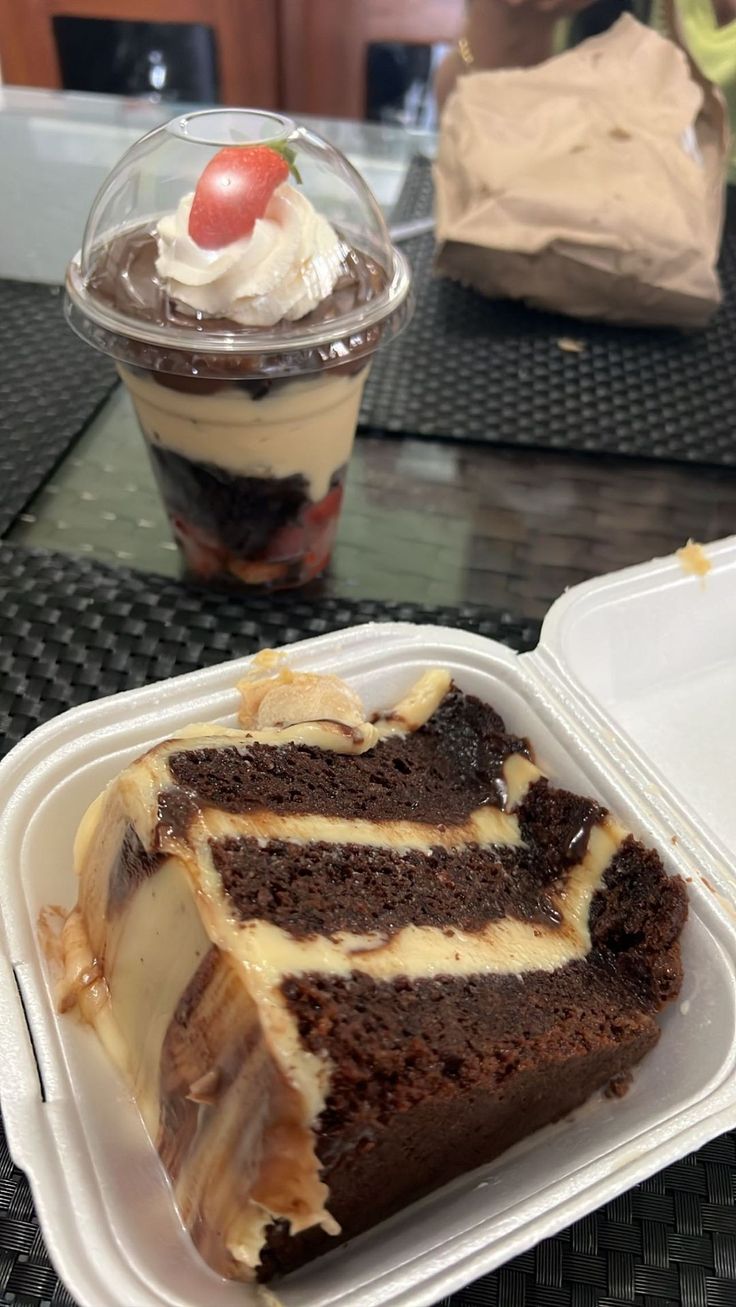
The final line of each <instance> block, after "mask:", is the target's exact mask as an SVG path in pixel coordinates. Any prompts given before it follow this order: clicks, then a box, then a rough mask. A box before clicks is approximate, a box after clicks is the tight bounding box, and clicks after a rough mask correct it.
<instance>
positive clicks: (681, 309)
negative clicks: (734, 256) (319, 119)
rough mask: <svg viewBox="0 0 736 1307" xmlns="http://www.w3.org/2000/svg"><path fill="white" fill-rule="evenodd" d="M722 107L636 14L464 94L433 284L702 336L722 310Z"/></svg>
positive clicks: (446, 129)
mask: <svg viewBox="0 0 736 1307" xmlns="http://www.w3.org/2000/svg"><path fill="white" fill-rule="evenodd" d="M727 143H728V142H727V127H726V115H725V110H724V106H723V102H722V100H721V97H720V95H719V93H718V92H717V91H715V90H714V88H713V87H712V86H710V84H709V83H707V82H705V80H704V79H703V78H702V77H701V76H700V75H699V74H698V73H697V70H695V69H694V68H693V66H692V64H691V63H690V61H689V59H688V57H687V55H686V54H685V52H684V51H683V50H682V49H679V48H678V47H677V46H676V45H674V44H673V43H672V42H671V41H667V40H665V39H664V38H663V37H661V36H660V35H658V33H656V32H654V31H652V30H650V29H649V28H646V27H644V26H642V24H641V23H638V22H637V21H636V20H635V19H634V18H631V17H629V16H628V15H626V16H624V17H623V18H621V19H620V20H619V21H618V22H617V23H616V24H615V26H614V27H612V28H611V29H610V31H608V32H606V33H605V34H604V35H603V36H600V37H595V38H593V39H591V40H588V41H586V42H585V43H584V44H583V45H581V46H579V47H578V48H577V49H575V50H571V51H569V52H568V53H566V54H562V55H559V56H557V57H556V58H554V59H550V60H548V61H547V62H546V63H544V64H541V65H539V67H537V68H533V69H525V70H516V69H514V70H509V71H502V72H489V73H472V74H470V75H468V76H465V77H462V78H460V79H459V81H458V83H457V86H456V88H455V90H454V91H453V93H452V95H451V97H450V99H449V101H448V103H447V105H446V108H445V112H444V115H443V118H442V126H441V131H440V141H439V151H438V158H437V163H436V167H435V189H436V197H437V199H436V227H437V241H438V249H437V260H436V266H437V270H438V271H439V272H441V273H444V274H446V275H447V276H449V277H453V278H455V279H456V280H459V281H462V282H465V283H467V284H468V285H471V286H475V287H476V288H477V289H478V290H480V291H482V292H483V293H484V294H486V295H490V296H501V297H507V298H512V299H523V300H526V301H527V302H528V303H530V304H534V305H536V306H539V307H541V308H545V309H552V310H561V311H562V312H564V313H569V314H572V315H573V316H576V317H581V318H599V319H604V320H608V321H612V322H622V323H647V324H651V325H662V324H666V325H674V326H688V327H692V326H702V325H703V324H704V323H706V322H707V321H708V319H709V318H710V317H711V316H712V314H713V312H714V311H715V309H716V307H717V306H718V304H719V303H720V299H721V290H720V284H719V280H718V274H717V272H716V261H717V258H718V252H719V248H720V240H721V230H722V223H723V211H724V199H725V161H726V157H727Z"/></svg>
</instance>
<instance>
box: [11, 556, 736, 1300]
mask: <svg viewBox="0 0 736 1307" xmlns="http://www.w3.org/2000/svg"><path fill="white" fill-rule="evenodd" d="M708 553H709V557H710V558H711V561H712V563H713V570H712V572H711V573H710V575H709V576H708V577H707V579H706V581H705V583H704V584H701V583H700V582H699V581H698V580H697V579H695V578H693V577H688V576H686V575H685V574H684V573H683V571H682V568H681V567H680V566H679V564H678V563H677V562H676V560H664V561H660V562H655V563H652V564H646V565H644V566H642V567H638V568H632V569H630V570H628V571H627V572H623V573H619V574H617V575H614V576H612V577H608V578H603V579H602V580H600V581H594V582H590V583H588V584H586V585H583V586H580V587H578V588H577V589H575V590H573V591H570V592H569V593H568V594H567V595H565V596H563V598H562V599H561V600H559V601H558V602H557V604H555V605H554V607H553V608H552V610H551V611H550V614H549V616H548V618H547V621H546V623H545V626H544V630H543V635H542V641H541V643H540V646H539V648H538V649H537V650H535V651H534V653H532V654H525V655H522V656H518V655H516V654H513V653H511V652H510V651H509V650H508V649H506V648H505V647H503V646H502V645H499V644H497V643H495V642H494V641H490V640H485V639H483V638H481V637H479V636H473V635H468V634H466V633H462V632H457V631H449V630H445V629H441V628H437V627H429V626H427V627H416V626H411V625H408V624H402V623H397V624H395V625H380V626H376V625H371V626H364V627H360V628H357V629H354V630H352V631H349V632H345V633H339V634H336V635H330V636H324V637H321V638H319V639H315V640H308V641H304V642H302V643H300V644H298V645H294V646H292V649H291V651H290V660H291V662H292V664H293V665H294V666H295V667H299V668H308V669H313V670H319V671H327V670H329V671H336V672H339V673H340V674H341V675H343V676H345V677H346V678H347V679H348V680H349V681H350V682H351V683H352V684H353V685H355V687H356V688H357V689H358V690H359V692H360V693H361V695H362V696H363V698H364V700H365V701H366V703H367V705H368V706H369V707H377V706H379V705H385V704H390V703H391V702H393V701H394V700H395V699H396V698H397V697H398V696H399V695H400V694H401V693H402V692H403V691H404V690H405V689H406V688H407V687H408V685H409V684H410V683H411V682H412V681H413V680H414V679H415V677H416V676H417V674H418V673H419V672H420V671H421V670H422V669H424V668H426V667H428V666H433V665H434V666H436V665H443V666H447V667H449V668H450V669H451V670H452V673H453V675H454V677H455V679H456V681H457V682H458V684H459V685H460V686H461V688H462V689H464V690H466V691H469V692H472V693H474V694H477V695H480V696H481V697H482V698H484V699H486V700H488V701H489V702H490V703H492V704H493V705H494V706H495V707H496V708H498V710H499V711H500V712H501V713H502V715H503V717H504V718H505V720H506V723H507V726H508V727H509V729H510V730H512V731H515V732H518V733H520V734H525V735H528V736H530V738H531V740H532V742H533V744H534V747H535V750H536V753H537V756H538V759H539V761H540V763H541V765H542V766H543V768H544V769H545V770H546V771H548V772H549V773H550V774H551V775H552V777H553V778H554V779H555V780H556V781H557V782H558V783H560V784H562V785H566V786H570V787H572V788H574V789H578V790H581V791H583V792H588V793H592V794H595V795H597V796H598V797H599V798H601V799H602V800H603V801H604V802H605V803H606V804H607V805H608V806H609V807H611V808H612V809H613V811H614V812H615V813H616V814H617V816H619V817H620V818H621V820H623V821H624V822H626V823H627V824H628V825H629V826H630V827H631V829H632V830H634V831H635V832H636V833H637V834H638V835H640V836H641V837H642V838H643V839H645V840H647V841H649V842H651V843H653V844H655V845H657V846H658V847H659V849H660V851H661V852H662V855H663V857H664V858H665V860H666V862H667V865H668V867H669V868H670V869H671V871H673V872H680V873H681V874H682V875H684V876H685V877H687V878H688V880H689V881H690V885H689V889H690V904H691V911H690V918H689V921H688V924H687V927H686V930H685V935H684V963H685V983H684V988H683V992H682V995H681V998H680V1001H679V1002H678V1003H677V1004H674V1005H672V1006H671V1007H670V1008H669V1009H668V1010H667V1012H666V1013H665V1014H664V1016H663V1018H662V1026H663V1034H662V1039H661V1041H660V1043H659V1045H658V1047H657V1048H656V1049H655V1050H654V1051H653V1052H652V1053H651V1054H650V1055H649V1056H648V1057H647V1058H646V1059H645V1061H644V1062H643V1064H642V1066H641V1067H640V1068H639V1069H638V1071H637V1074H636V1077H635V1080H634V1084H633V1087H632V1088H631V1090H630V1092H629V1093H628V1094H627V1096H626V1097H625V1098H624V1099H622V1100H608V1099H605V1098H604V1097H600V1098H598V1099H596V1100H595V1101H592V1102H590V1103H589V1104H587V1105H586V1106H585V1107H584V1108H582V1109H581V1110H580V1111H578V1112H577V1113H575V1114H574V1116H573V1117H572V1118H570V1119H567V1120H565V1121H562V1122H559V1123H558V1124H556V1125H554V1126H550V1127H548V1128H547V1129H545V1130H543V1131H541V1132H539V1133H537V1134H535V1135H533V1136H532V1137H531V1138H529V1139H527V1140H525V1141H523V1142H522V1143H521V1144H519V1145H517V1146H516V1147H515V1148H513V1149H511V1150H510V1151H509V1152H507V1153H506V1154H504V1155H503V1156H502V1157H500V1158H499V1159H497V1160H496V1161H495V1162H493V1163H492V1164H490V1165H488V1166H485V1167H483V1168H481V1169H480V1170H478V1171H475V1172H473V1173H472V1174H470V1175H466V1176H464V1177H462V1178H460V1179H459V1180H457V1181H455V1182H454V1183H453V1184H451V1185H449V1186H447V1187H446V1188H445V1189H443V1190H441V1191H439V1192H437V1193H435V1194H433V1195H431V1196H430V1197H428V1198H426V1199H424V1200H423V1201H422V1202H421V1203H418V1204H416V1205H414V1206H413V1207H411V1208H408V1209H407V1210H406V1211H404V1212H402V1213H400V1214H399V1215H398V1216H396V1217H394V1218H393V1219H392V1220H391V1221H388V1222H385V1223H384V1224H383V1225H381V1226H379V1227H377V1228H376V1229H375V1230H373V1231H370V1232H369V1233H367V1234H365V1235H363V1236H361V1237H360V1238H359V1239H356V1240H354V1241H353V1242H352V1243H351V1244H350V1245H348V1246H347V1247H346V1248H343V1249H339V1250H337V1251H335V1252H334V1253H331V1254H330V1255H329V1256H327V1257H324V1258H322V1259H320V1260H319V1261H317V1262H314V1263H313V1264H312V1265H311V1266H308V1267H305V1268H304V1269H303V1270H301V1271H299V1272H297V1273H295V1274H294V1275H292V1276H290V1277H288V1278H287V1279H286V1280H284V1281H283V1282H281V1283H280V1284H279V1285H278V1286H277V1292H278V1297H279V1299H280V1301H281V1303H283V1305H284V1307H373V1305H374V1304H379V1303H382V1304H383V1303H390V1304H395V1305H396V1307H422V1305H423V1304H430V1303H432V1302H436V1301H437V1299H439V1298H441V1297H442V1296H443V1295H445V1294H448V1293H450V1292H451V1291H453V1290H454V1289H457V1288H458V1287H460V1286H461V1285H463V1284H465V1283H467V1282H469V1281H470V1280H472V1279H474V1278H475V1277H476V1276H478V1275H480V1274H482V1273H484V1272H486V1271H488V1270H490V1269H492V1268H493V1267H495V1266H498V1265H500V1264H501V1263H502V1262H504V1261H506V1260H508V1258H510V1257H513V1256H515V1255H516V1254H517V1253H519V1252H522V1251H523V1250H525V1249H527V1248H529V1247H530V1246H532V1245H533V1244H535V1243H537V1242H538V1241H539V1240H540V1239H542V1238H544V1237H545V1236H547V1235H549V1234H552V1233H554V1232H555V1231H557V1230H560V1229H562V1228H563V1227H564V1226H566V1225H567V1224H569V1223H570V1222H571V1221H573V1220H575V1219H577V1218H579V1217H581V1216H582V1215H584V1214H585V1213H587V1212H590V1211H592V1210H593V1209H594V1208H596V1207H598V1206H599V1205H600V1204H601V1203H603V1202H606V1201H608V1200H610V1199H611V1198H613V1197H615V1196H616V1195H617V1194H620V1193H621V1192H623V1191H624V1190H626V1189H628V1188H629V1187H630V1186H631V1185H633V1184H635V1183H636V1182H637V1181H639V1180H642V1179H643V1178H645V1177H646V1176H649V1175H651V1174H652V1173H654V1172H655V1171H658V1170H659V1169H660V1168H661V1167H662V1166H664V1165H666V1164H667V1163H669V1162H672V1161H673V1160H675V1159H677V1158H679V1157H681V1156H683V1155H684V1154H685V1153H687V1152H689V1151H691V1150H692V1149H694V1148H696V1147H698V1146H699V1145H700V1144H702V1143H703V1142H705V1141H706V1140H707V1139H710V1138H712V1137H714V1136H715V1135H717V1134H719V1133H721V1132H722V1131H724V1130H726V1129H728V1128H730V1127H732V1126H734V1125H735V1124H736V1069H735V1062H736V884H735V882H734V878H733V871H732V868H731V866H730V865H729V855H728V852H727V843H728V842H729V841H730V842H731V843H732V842H733V837H734V835H736V817H735V816H734V810H733V808H732V806H731V803H730V798H731V796H730V784H731V775H732V774H733V767H732V766H729V763H732V762H733V754H734V735H733V732H734V726H735V725H736V658H735V657H734V654H736V620H735V619H736V540H732V541H725V542H722V543H721V544H719V545H716V546H713V547H710V548H709V550H708ZM247 661H248V660H247V659H243V660H240V661H238V662H235V663H227V664H223V665H221V666H218V667H213V668H210V669H208V670H205V671H200V672H194V673H191V674H189V675H187V676H181V677H177V678H175V679H173V680H170V681H167V682H164V683H163V684H159V685H155V686H151V687H148V688H146V689H143V690H135V691H131V692H128V693H126V694H120V695H116V696H114V697H112V698H108V699H103V700H100V701H98V702H97V703H93V704H89V705H87V706H85V707H83V708H77V709H74V710H73V711H71V712H68V713H65V714H63V715H62V716H61V717H58V718H57V719H55V720H54V721H53V722H51V723H49V724H48V725H46V726H43V727H41V728H40V729H38V730H37V731H35V732H33V734H32V735H31V736H29V737H28V739H26V740H25V741H24V742H23V743H22V744H20V745H18V746H17V748H16V749H14V750H13V752H12V753H11V754H10V755H9V757H8V758H7V759H6V760H5V762H4V763H3V764H2V766H1V767H0V801H2V803H3V805H4V811H3V813H2V817H1V818H0V858H1V859H2V862H1V864H0V1012H1V1013H2V1019H1V1021H0V1101H1V1103H2V1111H3V1116H4V1120H5V1128H6V1131H7V1136H8V1141H9V1144H10V1148H11V1151H12V1154H13V1156H14V1158H15V1160H16V1162H17V1163H18V1165H19V1166H21V1167H23V1168H24V1169H25V1171H26V1172H27V1173H28V1176H29V1179H30V1182H31V1186H32V1189H33V1195H34V1199H35V1202H36V1206H37V1209H38V1213H39V1216H40V1219H41V1223H42V1227H43V1231H44V1235H45V1237H46V1242H47V1244H48V1247H49V1251H50V1253H51V1256H52V1258H53V1260H54V1263H55V1265H56V1267H57V1269H58V1271H59V1273H60V1274H61V1276H62V1278H63V1279H64V1280H65V1281H66V1283H67V1285H68V1286H69V1288H70V1290H71V1292H72V1293H73V1294H74V1296H75V1297H76V1298H77V1299H78V1301H79V1303H80V1304H81V1305H82V1307H163V1305H164V1304H165V1305H166V1307H174V1305H176V1307H195V1305H196V1307H202V1304H207V1307H236V1304H238V1305H239V1307H248V1304H254V1303H255V1302H256V1301H257V1296H258V1290H256V1289H253V1288H249V1287H244V1286H243V1285H236V1284H232V1283H227V1282H225V1281H223V1280H220V1279H219V1278H218V1277H216V1276H215V1275H214V1274H213V1273H212V1272H210V1271H209V1270H208V1268H207V1267H206V1266H205V1265H204V1263H203V1262H201V1261H200V1259H199V1257H198V1256H197V1254H196V1253H195V1252H194V1250H193V1248H192V1246H191V1244H190V1242H189V1239H188V1236H187V1235H186V1233H185V1232H184V1230H183V1229H182V1227H181V1225H180V1223H179V1221H178V1219H177V1217H176V1214H175V1211H174V1208H173V1204H172V1201H171V1197H170V1193H169V1191H168V1188H167V1185H166V1182H165V1180H164V1177H163V1172H162V1169H161V1167H160V1164H159V1162H158V1159H157V1157H156V1154H155V1151H154V1149H153V1147H152V1145H151V1143H150V1142H149V1140H148V1139H147V1137H146V1135H145V1132H144V1130H143V1126H142V1123H141V1121H140V1118H139V1117H138V1115H137V1112H136V1110H135V1107H134V1105H133V1103H132V1101H131V1100H130V1098H129V1095H128V1094H127V1092H126V1089H125V1087H124V1085H123V1084H122V1082H121V1080H120V1079H119V1077H118V1075H117V1073H116V1072H115V1071H114V1070H113V1068H112V1067H111V1066H110V1065H109V1064H108V1062H107V1060H106V1058H105V1056H104V1054H103V1053H102V1050H101V1048H100V1047H99V1045H98V1042H97V1040H96V1039H95V1037H94V1035H93V1034H92V1033H91V1032H90V1031H89V1030H88V1029H85V1028H83V1027H82V1026H80V1025H79V1024H78V1023H77V1022H75V1020H74V1019H72V1018H70V1017H65V1018H59V1017H57V1015H56V1014H55V1012H54V1009H53V1003H52V995H51V987H50V978H49V975H48V973H47V969H46V966H45V963H44V960H43V957H42V955H41V952H40V949H39V944H38V940H37V936H36V929H35V923H36V919H37V914H38V910H39V908H40V907H41V906H42V905H44V904H47V903H50V902H55V903H62V904H64V905H70V904H71V903H72V902H73V900H74V898H75V886H74V881H73V875H72V871H71V848H72V839H73V835H74V831H75V828H76V826H77V823H78V821H79V818H80V816H81V814H82V812H83V811H84V809H85V807H86V806H87V804H88V803H89V801H90V800H91V799H92V798H93V797H94V796H95V795H96V794H97V793H98V792H99V790H100V789H101V788H102V786H103V785H104V784H105V783H106V782H107V781H108V780H110V779H111V778H112V777H113V776H114V775H115V774H116V772H118V771H119V770H120V768H121V767H123V766H124V765H125V764H126V763H127V762H129V761H130V760H131V759H132V758H134V757H135V756H136V755H137V754H138V753H140V752H141V751H142V750H143V749H145V748H146V747H147V746H148V745H149V744H150V743H152V742H153V741H155V740H156V739H158V738H161V737H163V736H165V735H168V734H171V733H172V732H173V731H174V730H175V729H176V728H177V727H179V726H181V725H183V724H185V723H187V722H190V721H203V720H208V719H209V720H220V721H225V722H226V721H230V720H231V719H232V718H233V716H234V713H235V710H236V698H237V696H236V693H235V690H234V688H233V687H234V685H235V682H236V680H237V679H238V677H239V676H241V675H242V673H243V668H244V666H245V665H246V663H247ZM634 741H637V743H634Z"/></svg>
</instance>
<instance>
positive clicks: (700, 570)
mask: <svg viewBox="0 0 736 1307" xmlns="http://www.w3.org/2000/svg"><path fill="white" fill-rule="evenodd" d="M676 558H677V560H678V562H679V564H680V567H681V568H682V570H683V572H687V574H688V576H699V577H700V579H701V581H702V582H703V584H705V578H706V576H707V575H708V573H709V571H710V570H711V567H712V563H711V562H710V559H709V558H707V557H706V553H705V550H704V549H703V546H702V545H700V544H698V542H697V540H692V539H690V540H688V542H687V544H686V545H683V546H682V549H678V550H677V552H676Z"/></svg>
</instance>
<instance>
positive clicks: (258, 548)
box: [148, 431, 338, 558]
mask: <svg viewBox="0 0 736 1307" xmlns="http://www.w3.org/2000/svg"><path fill="white" fill-rule="evenodd" d="M155 440H156V432H155V431H154V432H152V439H151V440H149V442H148V449H149V452H150V455H151V461H152V462H153V469H154V472H155V473H156V477H157V479H158V481H159V484H160V486H161V493H162V495H163V498H164V503H165V504H166V506H167V509H168V511H169V514H170V515H172V516H178V517H180V518H181V520H182V522H183V523H185V524H187V525H189V526H191V527H193V528H195V529H197V530H199V531H201V532H202V533H203V534H204V536H205V537H206V538H209V539H211V540H213V541H215V542H216V543H218V544H221V545H223V546H224V547H225V548H226V549H231V550H232V551H233V553H235V554H237V555H241V556H243V557H246V558H253V557H256V556H257V555H258V554H260V553H262V552H263V551H264V550H265V549H266V548H267V547H268V545H269V544H270V542H271V541H272V540H273V537H274V535H275V534H276V532H277V531H279V530H281V528H282V527H285V526H291V525H292V524H294V523H295V522H297V521H298V520H299V515H300V514H301V513H303V511H304V509H305V508H306V507H307V506H308V504H309V502H310V499H309V487H308V484H307V480H306V477H303V476H300V475H298V474H297V475H294V476H287V477H273V476H262V477H254V476H240V475H238V474H236V473H233V472H228V471H227V469H226V468H222V467H217V466H216V465H215V464H214V463H196V462H194V461H193V460H191V459H189V458H183V457H182V455H181V454H177V453H175V452H174V450H172V449H164V448H163V446H161V445H156V444H155ZM337 480H338V478H337V477H334V478H333V481H332V484H333V485H336V484H337Z"/></svg>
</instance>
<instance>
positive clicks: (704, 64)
mask: <svg viewBox="0 0 736 1307" xmlns="http://www.w3.org/2000/svg"><path fill="white" fill-rule="evenodd" d="M677 10H678V14H679V18H680V24H681V27H682V35H683V37H684V39H685V43H686V45H687V48H688V50H689V51H690V54H691V55H692V57H693V59H694V60H695V62H696V64H697V65H698V67H699V68H700V70H701V71H702V72H703V73H704V74H705V76H706V77H707V78H708V80H709V81H710V82H713V84H714V85H715V86H719V87H720V89H721V91H722V92H723V95H724V97H725V99H726V104H727V105H728V115H729V118H730V121H731V159H730V166H729V179H730V180H731V181H736V20H734V21H733V22H731V23H726V24H725V25H724V26H723V27H719V26H718V21H717V19H716V16H715V13H714V12H713V6H712V5H711V2H710V0H677ZM653 17H654V23H655V25H656V26H657V27H658V28H659V30H660V31H664V32H666V31H667V22H666V19H665V16H664V6H663V5H662V3H661V0H655V4H654V14H653Z"/></svg>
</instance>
